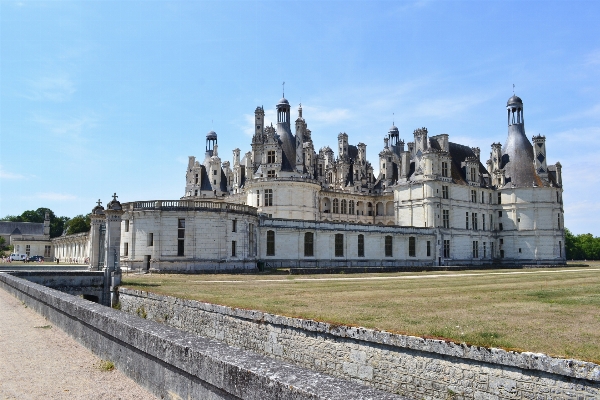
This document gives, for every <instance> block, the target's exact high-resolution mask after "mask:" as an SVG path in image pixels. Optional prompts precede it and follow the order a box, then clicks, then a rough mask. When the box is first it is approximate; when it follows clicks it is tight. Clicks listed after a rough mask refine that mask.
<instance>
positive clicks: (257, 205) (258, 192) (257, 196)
mask: <svg viewBox="0 0 600 400" xmlns="http://www.w3.org/2000/svg"><path fill="white" fill-rule="evenodd" d="M256 207H260V190H257V191H256Z"/></svg>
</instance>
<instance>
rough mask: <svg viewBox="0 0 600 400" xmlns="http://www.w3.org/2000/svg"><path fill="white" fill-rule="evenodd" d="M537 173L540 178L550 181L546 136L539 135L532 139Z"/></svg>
mask: <svg viewBox="0 0 600 400" xmlns="http://www.w3.org/2000/svg"><path fill="white" fill-rule="evenodd" d="M532 141H533V152H534V157H535V158H534V159H533V162H534V164H535V171H536V172H537V174H538V175H539V176H540V178H544V179H548V166H547V165H546V158H547V157H546V136H542V135H537V136H534V137H533V138H532Z"/></svg>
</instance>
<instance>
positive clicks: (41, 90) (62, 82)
mask: <svg viewBox="0 0 600 400" xmlns="http://www.w3.org/2000/svg"><path fill="white" fill-rule="evenodd" d="M28 83H29V90H28V91H27V92H26V93H24V94H23V97H25V98H26V99H29V100H33V101H44V100H49V101H54V102H62V101H66V100H68V99H70V98H71V95H72V94H73V93H75V85H74V84H73V82H72V81H71V80H70V79H69V77H68V76H66V75H64V74H63V75H58V76H44V77H41V78H38V79H35V80H29V82H28Z"/></svg>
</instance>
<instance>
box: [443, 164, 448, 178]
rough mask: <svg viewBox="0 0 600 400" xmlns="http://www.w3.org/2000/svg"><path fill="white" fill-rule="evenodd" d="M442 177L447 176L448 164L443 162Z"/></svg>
mask: <svg viewBox="0 0 600 400" xmlns="http://www.w3.org/2000/svg"><path fill="white" fill-rule="evenodd" d="M442 176H444V177H447V176H448V163H447V162H445V161H442Z"/></svg>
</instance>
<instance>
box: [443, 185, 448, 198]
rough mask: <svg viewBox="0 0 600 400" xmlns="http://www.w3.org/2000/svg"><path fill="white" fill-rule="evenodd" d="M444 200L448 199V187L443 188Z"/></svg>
mask: <svg viewBox="0 0 600 400" xmlns="http://www.w3.org/2000/svg"><path fill="white" fill-rule="evenodd" d="M442 198H443V199H447V198H448V186H442Z"/></svg>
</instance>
